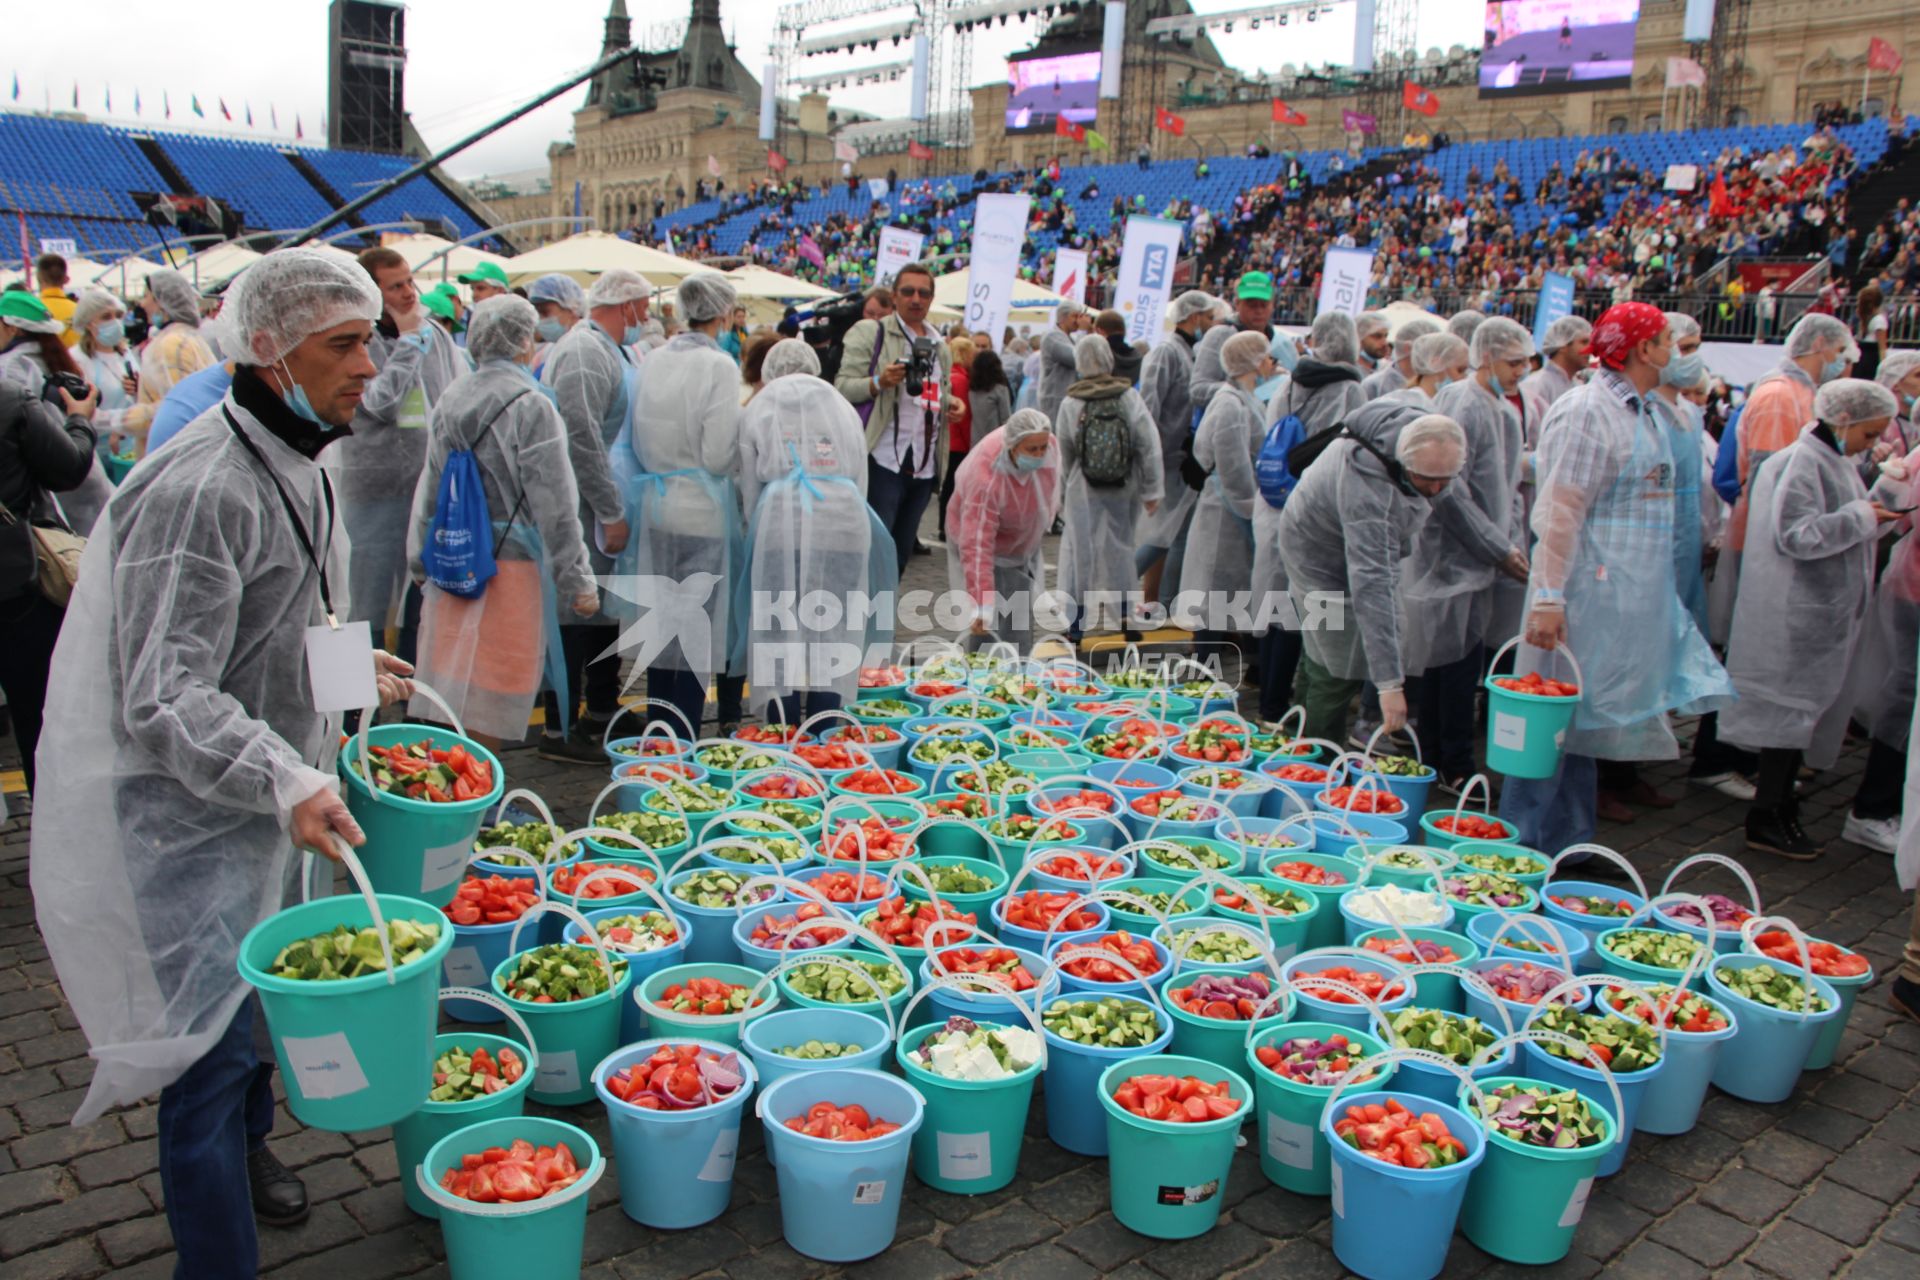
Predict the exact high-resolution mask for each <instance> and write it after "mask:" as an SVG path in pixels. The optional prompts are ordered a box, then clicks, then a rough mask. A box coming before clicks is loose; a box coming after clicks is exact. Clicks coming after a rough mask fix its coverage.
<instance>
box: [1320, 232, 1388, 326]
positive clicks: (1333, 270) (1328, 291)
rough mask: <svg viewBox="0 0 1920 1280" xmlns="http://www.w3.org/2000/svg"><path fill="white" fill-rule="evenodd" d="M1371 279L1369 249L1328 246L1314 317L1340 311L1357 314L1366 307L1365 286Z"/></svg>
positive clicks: (1370, 253) (1371, 256)
mask: <svg viewBox="0 0 1920 1280" xmlns="http://www.w3.org/2000/svg"><path fill="white" fill-rule="evenodd" d="M1372 281H1373V250H1371V249H1329V250H1327V264H1326V266H1325V267H1324V268H1323V269H1322V274H1321V276H1320V306H1319V308H1318V309H1317V310H1316V311H1315V312H1314V314H1315V315H1316V316H1318V315H1324V314H1325V313H1326V312H1329V311H1344V312H1346V313H1347V314H1348V315H1350V316H1357V315H1359V314H1360V313H1361V312H1362V311H1365V310H1366V309H1367V286H1368V285H1369V284H1370V283H1372Z"/></svg>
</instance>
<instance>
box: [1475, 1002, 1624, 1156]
mask: <svg viewBox="0 0 1920 1280" xmlns="http://www.w3.org/2000/svg"><path fill="white" fill-rule="evenodd" d="M1528 1041H1532V1042H1533V1043H1534V1044H1557V1045H1559V1046H1560V1047H1561V1048H1563V1049H1569V1050H1572V1051H1573V1052H1574V1053H1577V1054H1583V1055H1584V1056H1585V1057H1586V1060H1587V1064H1588V1065H1590V1066H1591V1067H1593V1069H1594V1070H1595V1071H1598V1072H1599V1073H1600V1079H1601V1080H1602V1081H1603V1082H1605V1084H1606V1086H1607V1092H1608V1093H1610V1094H1612V1095H1613V1142H1610V1143H1608V1144H1607V1150H1609V1151H1611V1150H1612V1149H1613V1147H1614V1144H1615V1143H1618V1142H1619V1141H1620V1139H1621V1135H1622V1133H1623V1131H1624V1129H1625V1127H1626V1123H1627V1103H1626V1099H1624V1098H1622V1097H1621V1096H1620V1086H1619V1084H1618V1083H1616V1082H1615V1080H1614V1078H1613V1068H1612V1067H1610V1066H1608V1065H1607V1064H1606V1063H1604V1062H1602V1061H1601V1060H1600V1055H1599V1054H1597V1053H1595V1052H1594V1051H1593V1048H1592V1047H1591V1046H1590V1045H1584V1044H1581V1043H1580V1042H1579V1041H1578V1040H1575V1039H1574V1038H1573V1037H1572V1036H1570V1035H1568V1034H1566V1033H1565V1032H1563V1031H1549V1030H1548V1029H1547V1028H1545V1027H1523V1028H1521V1029H1520V1030H1518V1031H1512V1032H1509V1033H1508V1034H1506V1035H1504V1036H1501V1037H1500V1038H1499V1039H1498V1040H1495V1041H1494V1042H1493V1043H1492V1044H1490V1045H1488V1046H1487V1047H1486V1048H1484V1049H1482V1050H1481V1051H1480V1052H1479V1053H1476V1054H1474V1055H1473V1065H1472V1067H1470V1068H1469V1070H1478V1069H1480V1068H1481V1067H1484V1066H1486V1065H1487V1064H1488V1063H1491V1062H1492V1061H1493V1060H1494V1059H1495V1058H1497V1057H1499V1056H1500V1053H1501V1052H1502V1051H1503V1050H1505V1049H1506V1047H1507V1046H1508V1045H1514V1044H1524V1043H1526V1042H1528ZM1531 1083H1533V1084H1538V1085H1544V1084H1546V1081H1544V1080H1533V1081H1531ZM1554 1092H1555V1093H1558V1092H1560V1090H1558V1089H1555V1090H1554ZM1482 1105H1483V1106H1484V1102H1483V1103H1482ZM1474 1118H1475V1119H1476V1120H1479V1121H1480V1123H1481V1127H1482V1128H1485V1127H1486V1118H1485V1116H1484V1114H1483V1115H1477V1116H1475V1117H1474Z"/></svg>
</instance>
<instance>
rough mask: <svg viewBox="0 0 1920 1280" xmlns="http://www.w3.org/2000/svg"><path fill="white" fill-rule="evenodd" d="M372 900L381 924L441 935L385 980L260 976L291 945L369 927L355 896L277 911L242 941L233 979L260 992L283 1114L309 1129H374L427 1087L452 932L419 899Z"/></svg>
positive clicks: (411, 1106)
mask: <svg viewBox="0 0 1920 1280" xmlns="http://www.w3.org/2000/svg"><path fill="white" fill-rule="evenodd" d="M378 899H379V903H380V914H381V915H382V916H384V917H385V918H386V919H387V920H388V921H394V920H408V921H412V922H414V923H416V924H431V925H435V926H437V927H438V928H439V930H440V937H439V940H438V941H437V942H435V943H434V945H433V946H432V947H430V948H428V950H427V953H426V955H424V956H423V957H421V958H420V959H418V960H415V961H414V962H413V963H411V964H407V965H402V966H401V967H400V968H399V969H398V970H397V971H395V972H394V973H393V974H391V975H388V974H386V973H372V974H368V975H367V976H365V977H362V978H347V979H344V980H341V981H337V982H303V981H300V980H298V979H294V978H277V977H274V976H272V975H271V974H269V973H268V972H267V970H268V969H269V968H270V967H271V966H272V964H273V961H274V957H276V956H278V955H279V954H280V952H281V949H282V948H284V947H286V946H287V945H289V944H290V943H294V942H298V941H300V940H301V939H303V938H311V937H313V936H314V935H316V934H321V933H326V932H329V931H330V930H331V929H332V928H333V927H334V926H335V925H340V924H344V925H346V926H347V927H348V928H350V929H360V928H364V927H366V926H368V925H371V924H372V923H373V915H372V912H371V910H370V909H369V907H368V901H367V898H366V897H363V896H361V895H357V894H356V895H342V896H340V897H334V898H321V899H319V900H317V901H314V902H306V903H302V904H301V905H299V906H296V907H288V908H286V909H285V910H284V911H278V912H275V913H274V914H273V915H271V916H268V917H267V918H266V919H265V920H262V921H261V922H260V923H259V924H257V925H255V926H254V927H253V928H252V929H250V930H248V931H247V935H246V937H244V938H242V939H241V940H240V955H239V967H240V976H241V977H242V978H244V979H246V980H247V982H249V983H250V984H252V986H253V987H254V989H255V990H256V991H258V992H259V993H260V1007H261V1009H262V1010H264V1011H265V1013H266V1015H267V1031H268V1033H269V1034H270V1036H271V1037H272V1039H273V1056H274V1060H275V1061H276V1062H277V1063H278V1064H279V1067H280V1077H281V1079H282V1080H284V1081H285V1082H286V1089H287V1110H289V1111H291V1112H292V1113H293V1117H294V1119H296V1120H298V1121H299V1122H300V1123H301V1124H304V1125H306V1126H307V1127H308V1128H310V1129H329V1130H332V1131H333V1132H335V1133H348V1132H355V1131H358V1130H362V1129H378V1128H380V1127H381V1126H382V1125H389V1124H392V1123H394V1122H395V1121H397V1120H400V1119H401V1118H403V1117H405V1116H408V1115H411V1114H413V1112H414V1111H416V1110H417V1109H418V1108H419V1106H420V1103H421V1100H422V1099H424V1098H425V1097H426V1096H427V1094H428V1092H429V1091H430V1090H431V1089H432V1088H433V1057H434V1055H433V1038H434V1027H435V1025H436V1023H437V1022H438V1016H437V1015H438V1009H437V1005H438V1002H439V998H440V966H441V964H442V962H444V961H445V959H446V956H447V952H448V950H450V949H451V948H452V946H453V927H452V925H450V924H449V923H448V922H447V918H446V917H445V916H444V915H442V914H441V913H440V909H439V908H438V907H435V906H432V905H430V904H428V903H427V902H425V901H423V900H421V899H419V898H405V897H401V896H399V895H397V894H387V893H383V894H379V895H378ZM389 976H391V978H392V981H391V982H389V981H388V978H389Z"/></svg>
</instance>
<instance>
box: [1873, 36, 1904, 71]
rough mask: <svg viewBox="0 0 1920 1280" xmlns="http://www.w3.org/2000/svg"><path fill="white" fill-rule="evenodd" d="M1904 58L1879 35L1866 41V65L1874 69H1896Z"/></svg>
mask: <svg viewBox="0 0 1920 1280" xmlns="http://www.w3.org/2000/svg"><path fill="white" fill-rule="evenodd" d="M1905 62H1906V59H1905V58H1903V57H1901V56H1900V51H1899V50H1898V49H1896V48H1894V47H1893V46H1892V45H1890V44H1888V43H1887V42H1886V41H1885V40H1882V39H1881V38H1880V37H1879V36H1875V37H1873V39H1871V40H1869V41H1867V65H1868V66H1869V67H1871V68H1873V69H1874V70H1875V71H1898V70H1899V69H1900V67H1901V65H1902V64H1903V63H1905Z"/></svg>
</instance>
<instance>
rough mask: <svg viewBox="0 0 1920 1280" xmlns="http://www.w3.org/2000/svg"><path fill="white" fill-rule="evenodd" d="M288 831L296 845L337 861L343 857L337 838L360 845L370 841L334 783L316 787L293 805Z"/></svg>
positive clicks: (355, 845)
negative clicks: (318, 788)
mask: <svg viewBox="0 0 1920 1280" xmlns="http://www.w3.org/2000/svg"><path fill="white" fill-rule="evenodd" d="M287 834H288V835H290V836H292V837H293V847H294V848H296V849H311V850H313V851H314V852H315V853H317V854H320V855H322V856H323V857H326V858H330V859H332V860H333V861H334V862H339V861H340V849H339V846H338V845H337V844H336V843H335V841H336V840H337V839H338V840H345V841H346V842H347V843H348V844H350V845H353V846H354V847H356V848H358V847H359V846H360V845H363V844H365V843H366V842H367V834H366V832H364V831H362V830H360V824H359V823H357V822H355V821H354V820H353V814H352V813H351V812H350V811H349V810H348V809H347V802H346V801H345V800H342V799H341V798H340V793H339V792H338V791H336V790H335V789H334V788H332V787H325V788H323V789H321V790H319V791H316V792H314V793H313V794H312V795H310V796H308V797H307V798H306V799H305V800H302V801H301V802H300V803H299V804H297V805H295V806H293V817H292V820H291V821H289V822H288V823H287Z"/></svg>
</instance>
